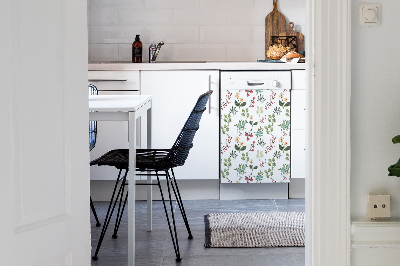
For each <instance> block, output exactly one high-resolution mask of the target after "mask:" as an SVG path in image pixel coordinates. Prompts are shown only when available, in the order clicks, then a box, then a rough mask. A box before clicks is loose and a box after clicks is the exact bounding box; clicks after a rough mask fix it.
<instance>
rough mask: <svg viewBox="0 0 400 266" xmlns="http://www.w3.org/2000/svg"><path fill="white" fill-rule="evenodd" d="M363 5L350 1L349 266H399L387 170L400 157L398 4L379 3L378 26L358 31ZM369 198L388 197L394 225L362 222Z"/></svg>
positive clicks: (398, 191)
mask: <svg viewBox="0 0 400 266" xmlns="http://www.w3.org/2000/svg"><path fill="white" fill-rule="evenodd" d="M363 2H365V1H364V0H356V1H352V40H351V41H352V51H351V52H352V58H351V59H352V95H351V97H352V99H351V150H352V151H351V218H352V221H353V226H352V252H351V265H357V266H358V265H360V266H361V265H362V266H369V265H371V266H372V265H399V254H400V253H399V249H400V241H399V238H398V236H399V229H398V228H399V226H400V178H399V177H389V176H388V171H387V168H388V166H389V165H391V164H394V163H395V162H396V161H397V160H398V158H399V157H400V145H399V144H397V145H394V144H392V143H391V139H392V137H394V136H396V135H398V134H400V104H399V99H400V83H399V73H400V55H399V54H398V53H397V51H398V47H400V31H399V29H398V26H397V22H398V14H397V13H398V11H399V10H400V2H399V1H393V0H380V1H379V3H381V5H382V22H381V26H380V27H362V26H359V25H358V4H359V3H363ZM372 2H378V1H372ZM369 193H376V194H390V195H391V209H392V219H390V220H389V221H383V222H366V216H367V211H366V207H367V195H368V194H369ZM355 221H357V222H355Z"/></svg>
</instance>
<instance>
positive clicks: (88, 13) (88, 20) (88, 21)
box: [87, 8, 91, 26]
mask: <svg viewBox="0 0 400 266" xmlns="http://www.w3.org/2000/svg"><path fill="white" fill-rule="evenodd" d="M90 13H91V10H90V8H88V9H87V24H88V26H90Z"/></svg>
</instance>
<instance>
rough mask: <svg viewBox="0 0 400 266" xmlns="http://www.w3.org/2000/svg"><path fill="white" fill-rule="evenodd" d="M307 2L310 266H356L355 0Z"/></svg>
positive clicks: (307, 250)
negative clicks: (352, 118) (353, 140)
mask: <svg viewBox="0 0 400 266" xmlns="http://www.w3.org/2000/svg"><path fill="white" fill-rule="evenodd" d="M306 1H307V7H306V12H307V22H306V23H307V31H308V32H307V35H306V36H309V37H308V38H307V43H306V47H307V50H306V58H307V59H309V60H308V61H307V71H308V73H307V83H308V88H309V89H308V95H307V100H308V102H307V106H308V110H307V130H308V132H307V146H306V147H307V149H306V150H307V156H306V158H307V162H306V164H307V166H306V171H307V174H306V176H307V178H306V265H313V266H314V265H324V266H331V265H332V266H333V265H350V232H351V231H350V229H351V220H350V166H351V165H350V94H351V0H306Z"/></svg>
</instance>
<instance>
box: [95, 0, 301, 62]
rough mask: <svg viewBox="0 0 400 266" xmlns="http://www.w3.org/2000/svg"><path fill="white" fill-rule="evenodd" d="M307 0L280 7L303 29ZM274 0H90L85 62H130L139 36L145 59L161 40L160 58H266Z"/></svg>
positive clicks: (284, 2)
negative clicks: (268, 18) (267, 26)
mask: <svg viewBox="0 0 400 266" xmlns="http://www.w3.org/2000/svg"><path fill="white" fill-rule="evenodd" d="M305 2H306V1H305V0H281V1H278V10H279V11H280V12H281V13H282V14H283V15H284V16H285V17H286V22H287V24H288V23H289V22H290V21H292V22H294V24H295V30H296V31H300V32H302V33H303V34H305ZM272 9H273V4H272V0H114V1H110V0H88V27H89V62H99V61H101V62H106V61H131V60H132V48H131V47H132V46H131V45H132V42H133V41H134V38H135V35H136V34H140V35H141V41H142V42H143V48H144V49H143V60H144V62H147V61H148V47H149V45H150V44H151V43H158V42H159V41H161V40H162V41H164V42H165V45H164V46H163V47H162V50H161V52H160V55H159V57H158V60H159V61H255V60H257V59H264V53H265V51H264V50H265V47H264V38H265V26H264V24H265V17H266V16H267V15H268V13H269V12H271V11H272Z"/></svg>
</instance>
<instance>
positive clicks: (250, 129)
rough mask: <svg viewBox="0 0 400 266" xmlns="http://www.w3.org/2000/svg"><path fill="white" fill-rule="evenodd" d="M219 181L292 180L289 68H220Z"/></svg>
mask: <svg viewBox="0 0 400 266" xmlns="http://www.w3.org/2000/svg"><path fill="white" fill-rule="evenodd" d="M220 82H221V93H220V180H221V183H287V182H289V181H290V160H291V156H290V115H291V111H290V110H291V108H290V94H291V93H290V91H291V71H221V77H220Z"/></svg>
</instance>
